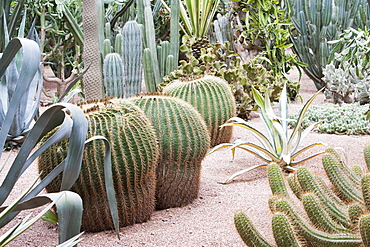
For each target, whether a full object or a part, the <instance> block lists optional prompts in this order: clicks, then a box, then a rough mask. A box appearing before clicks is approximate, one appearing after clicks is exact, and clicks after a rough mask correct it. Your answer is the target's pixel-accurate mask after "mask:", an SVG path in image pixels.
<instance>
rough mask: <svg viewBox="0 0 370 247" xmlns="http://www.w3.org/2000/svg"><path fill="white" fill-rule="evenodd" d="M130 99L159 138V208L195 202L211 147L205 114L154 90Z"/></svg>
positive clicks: (157, 194) (157, 195) (157, 204)
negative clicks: (205, 158) (205, 157)
mask: <svg viewBox="0 0 370 247" xmlns="http://www.w3.org/2000/svg"><path fill="white" fill-rule="evenodd" d="M131 100H132V102H134V103H135V104H136V105H138V106H139V107H140V108H141V109H143V110H144V112H145V113H146V115H147V117H148V118H149V119H150V120H151V122H152V123H153V126H154V128H155V130H156V133H157V135H158V139H159V147H160V150H161V152H160V153H161V155H160V158H159V161H158V167H157V192H156V208H157V209H165V208H170V207H178V206H184V205H186V204H188V203H190V202H192V201H193V200H194V199H195V198H196V197H197V196H198V192H199V185H200V169H201V162H202V160H203V158H204V156H205V155H206V153H207V151H208V148H209V135H208V131H207V128H206V125H205V123H204V120H203V118H202V117H201V116H200V114H199V113H198V112H197V111H196V110H195V109H194V107H192V106H191V105H190V104H188V103H187V102H185V101H183V100H181V99H178V98H175V97H171V96H165V95H159V94H151V95H143V96H140V97H136V98H132V99H131Z"/></svg>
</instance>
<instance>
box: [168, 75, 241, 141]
mask: <svg viewBox="0 0 370 247" xmlns="http://www.w3.org/2000/svg"><path fill="white" fill-rule="evenodd" d="M163 92H164V93H168V94H171V95H173V96H175V97H178V98H181V99H183V100H185V101H187V102H189V103H190V104H192V105H193V106H194V107H195V108H196V109H197V110H198V111H199V113H200V114H201V115H202V116H203V117H204V120H205V122H206V124H207V127H208V130H209V133H210V136H211V146H216V145H217V144H220V143H223V142H229V141H230V138H231V135H232V128H230V127H226V128H223V129H221V130H220V128H219V126H220V125H222V124H224V123H225V122H226V121H227V120H228V119H229V118H231V117H234V115H235V113H236V105H235V100H234V96H233V95H232V92H231V89H230V86H229V85H228V83H227V82H226V81H224V80H223V79H221V78H219V77H215V76H208V75H206V76H204V77H203V78H200V79H196V80H192V81H181V80H176V81H173V82H171V83H170V84H168V85H167V86H166V87H164V88H163Z"/></svg>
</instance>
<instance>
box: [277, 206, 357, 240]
mask: <svg viewBox="0 0 370 247" xmlns="http://www.w3.org/2000/svg"><path fill="white" fill-rule="evenodd" d="M276 209H277V210H281V212H284V213H285V214H286V215H287V216H288V218H289V221H290V222H292V223H291V224H293V225H294V226H295V227H296V229H297V232H298V233H299V235H300V236H302V237H303V238H304V239H305V240H306V241H308V242H310V243H312V244H313V245H314V246H315V245H318V246H343V247H349V246H360V244H361V242H362V240H361V237H360V236H358V235H356V234H349V233H339V234H338V233H333V234H330V233H327V232H323V231H319V230H317V229H316V228H314V227H312V226H311V225H310V224H308V223H307V221H306V220H305V219H304V218H303V217H302V216H301V215H300V214H299V213H298V211H297V209H295V208H293V206H292V204H291V202H289V201H288V200H286V199H280V200H279V201H277V202H276Z"/></svg>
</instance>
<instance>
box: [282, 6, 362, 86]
mask: <svg viewBox="0 0 370 247" xmlns="http://www.w3.org/2000/svg"><path fill="white" fill-rule="evenodd" d="M285 2H286V3H287V6H288V8H289V10H290V14H291V19H292V22H293V24H294V26H295V30H294V31H293V33H292V37H291V40H292V43H293V44H294V46H293V50H294V52H295V53H296V54H297V56H298V58H299V60H300V61H301V62H304V63H306V64H307V67H303V69H304V71H305V72H306V74H307V75H308V76H309V77H310V78H311V79H312V80H313V82H314V83H315V85H316V87H317V88H318V89H320V88H322V87H324V86H325V82H324V81H323V80H322V78H323V76H324V75H323V69H324V68H325V66H326V65H327V64H328V59H329V56H330V53H331V51H332V49H333V48H334V46H333V45H332V44H328V41H331V40H336V39H338V35H339V34H340V33H342V32H343V31H344V30H345V29H348V28H349V27H353V26H354V20H355V19H356V18H357V16H358V15H359V12H360V11H359V7H360V4H361V2H363V0H337V1H332V0H308V1H307V0H286V1H285Z"/></svg>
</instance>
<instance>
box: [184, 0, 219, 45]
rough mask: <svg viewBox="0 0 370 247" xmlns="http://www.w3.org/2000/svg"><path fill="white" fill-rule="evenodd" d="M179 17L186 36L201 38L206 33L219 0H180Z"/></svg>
mask: <svg viewBox="0 0 370 247" xmlns="http://www.w3.org/2000/svg"><path fill="white" fill-rule="evenodd" d="M180 3H181V4H180V17H181V20H182V21H183V23H184V28H185V33H186V34H187V35H188V36H195V37H197V38H203V37H205V36H206V35H207V33H208V30H209V27H210V25H211V24H212V21H213V17H214V16H215V14H216V10H217V7H218V4H219V3H220V0H201V1H199V0H185V1H184V3H182V1H180Z"/></svg>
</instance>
